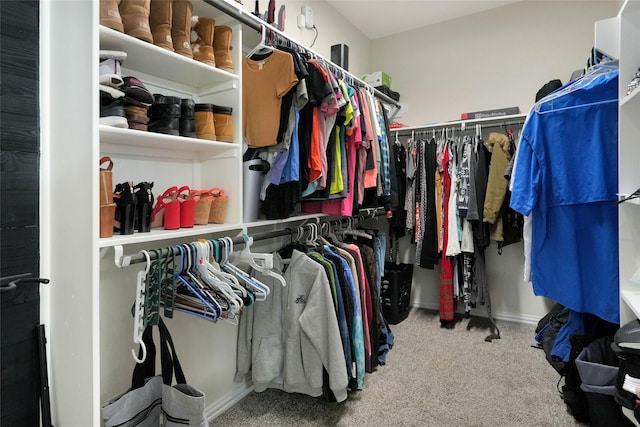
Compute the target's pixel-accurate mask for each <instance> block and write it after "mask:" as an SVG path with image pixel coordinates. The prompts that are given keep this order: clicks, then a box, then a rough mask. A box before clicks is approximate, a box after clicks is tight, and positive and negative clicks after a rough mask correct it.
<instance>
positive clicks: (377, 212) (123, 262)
mask: <svg viewBox="0 0 640 427" xmlns="http://www.w3.org/2000/svg"><path fill="white" fill-rule="evenodd" d="M383 215H386V212H385V210H384V208H371V209H368V210H367V212H364V213H360V214H356V215H354V216H352V217H343V218H337V219H333V220H329V221H321V220H320V218H319V217H317V218H316V220H317V222H315V223H311V224H317V225H318V226H319V227H321V226H323V225H324V224H329V225H330V226H335V225H338V224H342V223H343V221H345V220H348V221H351V220H352V219H357V220H366V219H374V218H377V217H379V216H383ZM305 221H306V220H305ZM305 225H307V224H305V222H303V223H302V224H301V225H299V226H298V227H293V228H291V227H287V228H283V229H280V230H274V231H266V232H264V233H258V234H254V235H251V237H252V238H253V241H254V242H256V241H258V240H268V239H275V238H276V237H283V236H293V233H295V232H296V230H297V229H298V228H299V227H304V226H305ZM244 243H245V240H244V237H243V236H237V237H235V238H233V244H234V245H242V244H244ZM114 250H115V264H116V266H117V267H120V268H123V267H128V266H129V265H131V264H139V263H142V262H146V260H147V258H146V257H145V255H143V254H142V253H141V252H138V253H136V254H133V255H124V254H123V250H122V246H119V245H118V246H114ZM169 250H170V248H168V247H165V248H163V249H158V250H157V252H158V255H159V256H161V257H162V256H166V255H167V254H168V252H169ZM149 258H150V259H151V260H155V259H157V255H156V254H155V252H149Z"/></svg>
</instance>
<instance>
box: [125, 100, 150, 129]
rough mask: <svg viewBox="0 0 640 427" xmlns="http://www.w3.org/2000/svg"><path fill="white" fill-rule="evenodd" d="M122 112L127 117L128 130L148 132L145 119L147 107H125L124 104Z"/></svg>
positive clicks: (147, 118) (147, 121)
mask: <svg viewBox="0 0 640 427" xmlns="http://www.w3.org/2000/svg"><path fill="white" fill-rule="evenodd" d="M124 110H125V113H126V115H127V123H128V124H129V129H135V130H141V131H144V132H146V131H147V130H148V127H147V123H149V117H147V110H148V108H147V107H138V106H135V105H126V102H125V106H124Z"/></svg>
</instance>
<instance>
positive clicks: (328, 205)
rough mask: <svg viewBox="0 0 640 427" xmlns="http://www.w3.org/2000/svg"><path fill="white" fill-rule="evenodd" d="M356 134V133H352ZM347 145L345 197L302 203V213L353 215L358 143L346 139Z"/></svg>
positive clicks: (352, 138) (348, 138)
mask: <svg viewBox="0 0 640 427" xmlns="http://www.w3.org/2000/svg"><path fill="white" fill-rule="evenodd" d="M354 133H357V132H354ZM345 142H346V145H347V175H348V176H349V191H348V192H347V197H345V198H344V199H339V200H326V201H324V202H302V212H304V213H319V212H322V213H326V214H328V215H336V216H351V215H353V193H354V191H353V188H354V187H353V186H354V185H355V176H356V155H357V153H356V147H357V145H358V144H359V142H356V141H354V137H353V136H350V137H347V138H346V141H345Z"/></svg>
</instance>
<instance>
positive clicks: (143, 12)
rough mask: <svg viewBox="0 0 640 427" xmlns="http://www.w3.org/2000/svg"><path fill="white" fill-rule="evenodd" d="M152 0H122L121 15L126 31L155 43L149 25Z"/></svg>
mask: <svg viewBox="0 0 640 427" xmlns="http://www.w3.org/2000/svg"><path fill="white" fill-rule="evenodd" d="M150 6H151V0H122V2H121V3H120V16H121V17H122V25H123V26H124V32H125V33H126V34H128V35H130V36H131V37H135V38H137V39H140V40H144V41H146V42H149V43H153V36H152V35H151V28H150V27H149V9H150Z"/></svg>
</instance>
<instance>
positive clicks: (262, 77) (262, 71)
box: [242, 50, 298, 147]
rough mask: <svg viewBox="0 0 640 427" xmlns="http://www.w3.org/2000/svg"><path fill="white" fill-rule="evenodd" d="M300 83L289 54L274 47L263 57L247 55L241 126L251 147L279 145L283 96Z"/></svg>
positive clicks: (244, 64) (244, 63)
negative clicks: (258, 58) (252, 57)
mask: <svg viewBox="0 0 640 427" xmlns="http://www.w3.org/2000/svg"><path fill="white" fill-rule="evenodd" d="M296 83H298V77H297V76H296V74H295V70H294V68H293V58H292V57H291V55H290V54H288V53H285V52H282V51H279V50H274V51H273V52H272V53H271V54H270V55H269V56H268V57H266V58H264V59H260V60H255V61H254V60H252V59H250V58H244V61H243V67H242V129H243V133H244V136H245V138H246V140H247V145H249V147H268V146H270V145H276V143H277V137H278V128H279V126H280V106H281V104H282V97H283V96H284V95H285V94H286V93H287V92H289V90H291V88H293V87H294V86H295V85H296Z"/></svg>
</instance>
